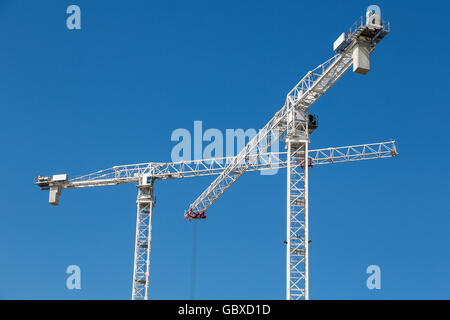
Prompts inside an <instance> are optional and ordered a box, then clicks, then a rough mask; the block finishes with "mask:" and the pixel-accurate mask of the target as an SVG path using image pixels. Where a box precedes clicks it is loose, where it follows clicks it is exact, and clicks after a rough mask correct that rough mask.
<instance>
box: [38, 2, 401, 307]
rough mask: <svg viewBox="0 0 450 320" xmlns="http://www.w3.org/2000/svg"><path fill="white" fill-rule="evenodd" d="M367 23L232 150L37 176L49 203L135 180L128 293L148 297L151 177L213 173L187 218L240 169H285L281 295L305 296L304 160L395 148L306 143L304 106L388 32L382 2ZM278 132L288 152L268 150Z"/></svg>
mask: <svg viewBox="0 0 450 320" xmlns="http://www.w3.org/2000/svg"><path fill="white" fill-rule="evenodd" d="M369 9H370V10H368V12H367V15H366V20H367V21H366V23H364V21H363V18H361V19H360V20H358V21H357V22H356V23H355V24H354V25H353V26H352V27H351V29H350V31H349V32H348V33H343V34H342V35H341V36H340V37H339V38H338V40H336V42H335V43H334V50H335V52H336V55H335V56H334V57H332V58H331V59H330V60H328V61H326V62H325V63H323V64H321V65H320V66H319V67H317V68H316V69H314V70H312V71H310V72H308V74H307V75H306V76H305V77H304V78H303V79H302V80H301V81H300V82H299V84H297V86H295V87H294V89H292V90H291V91H290V92H289V94H288V96H287V99H286V103H285V105H284V106H283V107H282V109H281V110H279V111H278V112H277V113H276V114H275V116H274V117H273V118H272V119H271V120H270V121H269V123H268V124H267V125H266V126H265V127H264V128H263V129H261V130H260V131H259V133H258V134H257V135H256V136H255V137H254V138H253V139H252V140H251V141H250V142H249V143H248V144H247V145H246V146H245V147H244V149H243V150H242V151H241V152H240V153H239V154H238V155H237V156H236V157H222V158H213V159H202V160H189V161H180V162H148V163H140V164H130V165H121V166H115V167H112V168H109V169H105V170H100V171H96V172H93V173H90V174H86V175H82V176H76V177H73V178H71V177H68V175H67V174H56V175H53V176H38V177H37V178H36V180H35V184H36V185H37V186H39V187H40V188H41V189H42V190H48V191H49V203H50V204H52V205H57V204H58V203H59V199H60V195H61V192H62V190H63V189H77V188H87V187H98V186H114V185H120V184H126V183H134V184H136V185H137V189H138V196H137V201H136V202H137V217H136V240H135V254H134V264H133V266H134V267H133V285H132V299H133V300H134V299H145V300H146V299H148V297H149V285H150V282H149V275H150V254H151V235H152V216H153V209H154V206H155V197H154V184H155V182H156V181H158V180H171V179H183V178H193V177H200V176H217V178H216V179H215V180H214V182H213V183H212V184H211V186H210V187H209V188H208V189H206V191H205V192H203V193H202V195H201V196H200V197H199V198H198V199H197V200H196V201H195V202H194V203H193V204H192V205H191V206H190V209H189V210H188V211H187V212H186V213H185V217H186V218H187V219H189V220H195V219H204V218H206V214H205V211H206V209H207V208H208V207H209V206H210V205H211V204H212V203H213V202H214V201H215V200H217V199H218V198H219V197H220V195H221V194H223V192H224V191H225V190H226V189H227V188H228V187H230V186H231V185H232V184H233V183H234V182H235V181H236V179H237V178H239V177H240V176H241V175H242V174H243V173H244V172H246V171H261V170H269V169H284V168H287V170H288V175H287V176H288V196H287V200H288V210H287V241H286V242H287V298H288V299H291V298H293V299H298V298H306V299H307V298H308V263H307V257H308V234H307V232H308V220H307V216H308V168H309V167H311V166H316V165H323V164H332V163H340V162H349V161H361V160H369V159H381V158H388V157H394V156H396V155H397V150H396V146H395V141H387V142H380V143H372V144H362V145H353V146H346V147H331V148H325V149H317V150H309V147H308V144H309V134H311V133H312V131H314V130H315V129H316V128H317V125H318V123H317V117H316V116H315V115H312V114H308V112H307V111H308V109H309V107H310V106H311V105H312V104H313V103H314V102H315V101H317V99H318V98H319V97H320V96H322V95H323V94H324V93H325V92H326V91H327V90H328V89H329V88H330V87H331V86H332V85H333V84H334V83H335V82H336V81H337V80H338V79H339V78H340V77H341V76H342V74H343V73H345V71H346V70H347V69H348V68H349V67H350V66H351V65H352V64H353V67H354V68H353V69H354V71H355V72H357V73H361V74H365V73H367V72H368V71H369V70H370V53H371V52H372V51H373V49H374V48H375V46H376V44H378V42H379V41H381V39H382V38H383V37H384V36H386V35H387V34H388V33H389V24H387V23H385V22H383V21H382V20H381V14H380V10H379V8H378V7H376V6H371V7H369ZM280 138H282V139H284V141H285V143H286V148H287V152H276V153H275V152H268V149H269V147H270V146H271V145H272V144H273V143H274V142H275V141H276V140H277V139H280Z"/></svg>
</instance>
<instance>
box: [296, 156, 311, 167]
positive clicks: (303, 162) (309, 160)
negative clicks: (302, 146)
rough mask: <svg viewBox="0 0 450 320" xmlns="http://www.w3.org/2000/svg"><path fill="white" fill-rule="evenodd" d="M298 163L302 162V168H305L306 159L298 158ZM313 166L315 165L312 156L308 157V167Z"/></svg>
mask: <svg viewBox="0 0 450 320" xmlns="http://www.w3.org/2000/svg"><path fill="white" fill-rule="evenodd" d="M298 163H300V167H302V169H304V168H305V160H298ZM312 167H313V164H312V158H308V168H312Z"/></svg>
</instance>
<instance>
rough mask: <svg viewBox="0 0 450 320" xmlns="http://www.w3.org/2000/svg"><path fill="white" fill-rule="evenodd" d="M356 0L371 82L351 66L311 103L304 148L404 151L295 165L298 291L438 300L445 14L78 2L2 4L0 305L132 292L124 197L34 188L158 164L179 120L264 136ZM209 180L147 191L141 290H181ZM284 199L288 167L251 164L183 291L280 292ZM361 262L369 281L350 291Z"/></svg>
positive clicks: (442, 292) (445, 261)
mask: <svg viewBox="0 0 450 320" xmlns="http://www.w3.org/2000/svg"><path fill="white" fill-rule="evenodd" d="M70 4H77V5H79V6H80V7H81V11H82V29H81V30H78V31H70V30H68V29H67V28H66V23H65V20H66V17H67V15H66V13H65V11H66V8H67V6H68V5H70ZM370 4H378V5H379V6H380V7H381V9H382V15H383V17H384V18H385V19H387V20H389V21H391V29H392V32H391V34H390V35H389V36H388V37H387V38H386V39H385V40H383V41H382V42H381V43H380V45H379V46H378V47H377V49H376V51H375V52H374V54H373V55H372V61H371V62H372V70H371V72H370V73H369V74H368V75H367V76H365V77H363V76H360V75H357V74H353V73H351V72H347V73H346V74H345V75H344V76H343V77H342V79H340V80H339V82H338V83H337V84H336V85H335V86H334V87H333V88H332V89H331V90H330V91H329V92H328V93H327V94H326V95H325V96H323V97H322V98H321V99H320V100H319V101H318V102H317V103H316V104H315V105H314V106H313V108H312V109H311V111H313V112H315V113H317V114H318V115H319V119H320V124H319V129H318V130H316V132H314V134H313V135H312V136H311V148H321V147H328V146H342V145H351V144H360V143H370V142H379V141H385V140H388V139H396V140H397V141H398V144H397V145H398V151H399V153H400V156H399V157H397V158H395V159H384V160H373V161H364V162H357V163H346V164H335V165H330V166H322V167H317V168H313V169H312V170H311V171H312V172H311V175H310V238H311V239H312V244H311V246H310V251H311V252H310V253H311V254H310V260H311V261H310V268H311V275H310V296H311V298H312V299H449V298H450V294H449V292H450V291H449V290H448V287H449V285H450V267H449V266H450V250H449V246H450V236H449V233H448V226H449V224H450V215H449V204H448V198H449V184H448V181H449V178H450V177H449V170H448V159H449V156H450V153H449V151H448V150H449V148H448V121H449V112H448V107H449V102H448V92H449V89H450V88H449V81H448V71H449V69H448V63H447V60H448V58H449V53H450V50H449V42H448V41H447V39H448V35H447V33H446V30H447V25H448V21H447V19H448V17H447V15H446V12H448V11H449V9H450V6H449V5H448V4H447V3H445V2H437V1H427V2H422V1H421V2H418V1H395V2H394V1H378V2H377V3H369V2H365V1H345V2H337V1H320V2H317V1H309V2H301V1H220V2H219V1H189V2H187V1H170V2H162V1H161V2H153V1H130V2H123V1H120V2H119V1H82V0H77V1H74V2H69V1H61V0H58V1H57V0H54V1H0V41H1V47H2V49H1V50H0V61H1V62H0V64H1V70H2V72H1V76H0V102H1V104H0V107H1V110H2V115H1V117H0V121H1V126H0V133H1V134H0V143H1V146H2V149H1V150H2V151H1V152H2V157H1V159H2V160H1V163H2V165H1V167H0V168H1V169H0V170H1V177H2V183H1V184H0V208H1V209H0V253H1V258H0V299H129V298H130V296H131V279H132V268H133V265H132V264H133V250H134V236H135V234H134V232H135V221H136V217H135V215H136V203H135V198H136V191H137V190H136V187H135V186H134V185H123V186H118V187H104V188H92V189H80V190H66V191H64V192H63V194H62V197H61V203H60V206H58V207H51V206H50V205H49V204H48V202H47V200H48V194H47V193H46V192H45V193H44V192H42V191H40V190H39V189H38V188H37V187H36V186H34V185H33V179H34V178H35V177H36V176H37V175H38V174H43V175H51V174H55V173H68V174H69V175H72V176H75V175H80V174H84V173H89V172H92V171H96V170H99V169H104V168H108V167H111V166H114V165H119V164H128V163H138V162H146V161H170V152H171V149H172V148H173V146H174V145H175V143H174V142H171V141H170V135H171V133H172V131H173V130H175V129H177V128H186V129H189V130H192V129H193V122H194V121H195V120H201V121H203V127H204V129H208V128H218V129H220V130H223V131H225V130H226V129H228V128H244V129H247V128H260V127H262V126H263V125H264V124H265V123H266V122H267V121H268V120H269V119H270V118H271V117H272V115H273V114H274V113H275V112H276V111H277V110H278V109H279V108H280V107H281V106H282V104H283V102H284V97H285V95H286V93H287V92H288V91H289V90H290V89H291V88H292V87H293V86H294V85H295V84H296V83H297V82H298V81H299V80H300V79H301V78H302V77H303V75H304V74H305V73H306V72H307V71H308V70H310V69H312V68H314V67H315V66H317V65H318V64H320V63H322V62H324V61H325V60H327V59H328V58H330V57H331V56H332V55H333V52H332V44H333V42H334V40H335V39H336V38H337V37H338V36H339V34H340V33H341V32H343V31H345V30H347V28H348V27H350V25H351V24H352V23H353V22H354V21H355V20H356V19H357V18H358V17H360V16H361V15H363V14H364V12H365V9H366V7H367V6H368V5H370ZM210 181H212V178H211V177H207V178H199V179H185V180H179V181H163V182H157V184H156V185H155V188H156V189H155V190H156V196H157V204H156V208H155V216H154V225H153V226H154V227H153V250H152V264H151V278H150V279H151V293H150V294H151V297H152V298H153V299H189V298H191V297H192V296H191V292H192V286H191V274H192V270H191V268H192V254H191V253H192V244H193V242H192V239H193V224H192V223H189V222H187V221H185V220H184V219H183V212H184V210H185V209H186V208H187V207H188V205H189V203H190V202H192V201H193V200H194V199H195V198H196V197H197V196H198V195H199V194H200V193H201V192H202V190H203V189H204V188H205V187H206V186H207V185H208V184H209V183H210ZM285 197H286V175H285V172H280V173H279V174H278V175H275V176H260V175H259V174H257V173H249V174H246V175H244V176H242V177H241V179H240V180H239V181H238V182H237V183H235V184H234V185H233V187H232V188H230V189H229V190H228V191H227V192H226V193H225V194H224V196H223V197H222V198H221V199H220V200H219V201H217V202H216V203H215V204H214V206H213V207H211V208H210V210H209V212H208V218H207V220H206V221H202V222H201V223H199V224H198V225H197V227H198V235H197V236H198V237H197V238H198V239H197V240H198V244H197V257H196V259H197V260H196V261H197V263H196V265H197V268H196V274H197V276H196V286H195V298H198V299H231V298H234V299H283V298H284V295H285V246H284V244H283V241H284V239H285V220H286V219H285V211H286V205H285V203H286V200H285ZM72 264H76V265H79V266H80V268H81V272H82V289H81V290H79V291H77V290H72V291H70V290H67V289H66V287H65V281H66V277H67V275H66V274H65V270H66V268H67V266H69V265H72ZM372 264H375V265H379V266H380V267H381V286H382V288H381V290H374V291H370V290H368V289H367V288H366V285H365V284H366V278H367V276H368V275H367V274H366V273H365V270H366V268H367V266H369V265H372Z"/></svg>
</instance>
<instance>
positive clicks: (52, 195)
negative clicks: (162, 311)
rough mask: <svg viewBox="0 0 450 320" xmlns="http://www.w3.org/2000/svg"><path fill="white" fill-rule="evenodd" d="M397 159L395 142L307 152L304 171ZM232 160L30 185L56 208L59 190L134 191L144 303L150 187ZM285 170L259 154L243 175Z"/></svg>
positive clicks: (132, 167)
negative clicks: (117, 188) (130, 188)
mask: <svg viewBox="0 0 450 320" xmlns="http://www.w3.org/2000/svg"><path fill="white" fill-rule="evenodd" d="M396 154H397V151H396V147H395V141H386V142H380V143H372V144H363V145H354V146H346V147H337V148H325V149H317V150H311V151H310V159H311V161H310V165H323V164H332V163H340V162H349V161H361V160H370V159H382V158H388V157H393V156H395V155H396ZM232 159H233V157H223V158H214V159H203V160H192V161H180V162H168V163H163V162H148V163H140V164H129V165H122V166H115V167H112V168H109V169H105V170H100V171H96V172H93V173H89V174H86V175H82V176H77V177H73V178H68V176H67V174H57V175H53V176H51V177H48V176H47V177H44V176H38V177H37V178H36V180H35V184H36V185H37V186H39V187H40V188H41V189H42V190H48V191H49V202H50V204H52V205H58V203H59V197H60V195H61V191H62V190H63V189H77V188H90V187H103V186H115V185H121V184H126V183H133V184H136V185H137V188H138V197H137V201H136V202H137V222H136V241H135V254H134V264H133V265H134V270H133V290H132V299H133V300H134V299H145V300H146V299H148V297H149V275H150V252H151V230H152V216H153V208H154V205H155V198H154V183H155V182H156V181H159V180H171V179H183V178H193V177H202V176H214V175H218V174H220V173H221V172H222V171H223V169H224V167H225V166H226V163H227V162H229V161H231V160H232ZM287 165H288V162H287V153H286V152H278V153H268V154H264V156H263V157H262V158H261V160H260V161H259V162H258V163H253V164H252V165H250V166H249V167H248V169H247V171H261V170H271V169H283V168H286V167H287Z"/></svg>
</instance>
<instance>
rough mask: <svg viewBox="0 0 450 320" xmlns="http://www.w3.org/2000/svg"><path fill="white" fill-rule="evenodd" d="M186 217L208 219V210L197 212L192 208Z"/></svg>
mask: <svg viewBox="0 0 450 320" xmlns="http://www.w3.org/2000/svg"><path fill="white" fill-rule="evenodd" d="M184 217H185V218H186V219H189V220H198V219H206V212H205V211H202V212H195V211H193V210H192V209H189V211H188V212H186V214H185V216H184Z"/></svg>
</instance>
